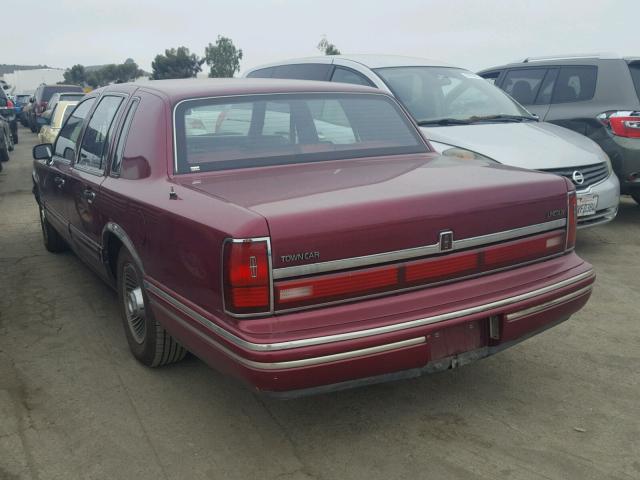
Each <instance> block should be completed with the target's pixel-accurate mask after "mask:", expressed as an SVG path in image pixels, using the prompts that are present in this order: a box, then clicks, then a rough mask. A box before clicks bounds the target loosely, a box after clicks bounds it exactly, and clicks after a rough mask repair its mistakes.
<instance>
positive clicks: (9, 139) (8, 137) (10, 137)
mask: <svg viewBox="0 0 640 480" xmlns="http://www.w3.org/2000/svg"><path fill="white" fill-rule="evenodd" d="M6 140H7V142H8V144H9V151H10V152H13V148H14V145H13V136H12V135H11V134H10V133H9V134H7V138H6Z"/></svg>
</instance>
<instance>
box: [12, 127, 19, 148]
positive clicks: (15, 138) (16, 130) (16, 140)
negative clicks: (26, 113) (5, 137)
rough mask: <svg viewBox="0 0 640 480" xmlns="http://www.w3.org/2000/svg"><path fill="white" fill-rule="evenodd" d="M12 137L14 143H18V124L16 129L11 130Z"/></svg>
mask: <svg viewBox="0 0 640 480" xmlns="http://www.w3.org/2000/svg"><path fill="white" fill-rule="evenodd" d="M11 137H12V140H13V143H14V145H17V144H18V126H17V125H16V126H15V129H14V130H13V131H12V132H11Z"/></svg>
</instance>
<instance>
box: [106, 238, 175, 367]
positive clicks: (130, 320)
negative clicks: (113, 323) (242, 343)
mask: <svg viewBox="0 0 640 480" xmlns="http://www.w3.org/2000/svg"><path fill="white" fill-rule="evenodd" d="M118 301H119V303H120V313H121V316H122V321H123V324H124V331H125V335H126V336H127V342H128V343H129V348H130V349H131V353H133V356H134V357H136V359H137V360H138V361H139V362H140V363H142V364H144V365H146V366H148V367H159V366H161V365H167V364H169V363H173V362H177V361H179V360H182V359H183V358H184V356H185V355H186V354H187V350H186V349H185V348H184V347H183V346H182V345H180V344H179V343H178V342H177V341H176V340H175V339H174V338H173V337H172V336H171V335H169V333H168V332H167V331H166V330H165V329H164V327H163V326H162V325H160V324H159V323H158V322H157V321H156V319H155V318H154V316H153V312H152V311H151V307H150V306H149V300H148V298H147V294H146V292H145V291H144V286H143V283H142V273H141V272H140V270H139V269H138V267H137V265H136V263H135V261H134V260H133V258H132V256H131V254H130V253H129V252H128V251H127V250H126V249H125V248H123V249H122V250H120V255H119V256H118Z"/></svg>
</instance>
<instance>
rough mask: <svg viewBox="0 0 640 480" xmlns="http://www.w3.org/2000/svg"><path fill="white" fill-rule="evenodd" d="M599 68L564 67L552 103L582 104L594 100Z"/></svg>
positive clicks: (557, 81)
mask: <svg viewBox="0 0 640 480" xmlns="http://www.w3.org/2000/svg"><path fill="white" fill-rule="evenodd" d="M597 77H598V68H597V67H562V68H561V69H560V74H559V75H558V79H557V80H556V88H555V89H554V91H553V99H552V103H568V102H581V101H584V100H590V99H592V98H593V94H594V93H595V91H596V79H597Z"/></svg>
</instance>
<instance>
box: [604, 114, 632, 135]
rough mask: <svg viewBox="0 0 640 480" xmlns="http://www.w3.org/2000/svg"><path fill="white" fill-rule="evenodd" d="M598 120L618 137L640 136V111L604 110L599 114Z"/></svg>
mask: <svg viewBox="0 0 640 480" xmlns="http://www.w3.org/2000/svg"><path fill="white" fill-rule="evenodd" d="M598 120H600V122H602V124H603V125H604V126H605V127H607V128H608V129H609V130H610V131H611V133H613V134H614V135H617V136H618V137H627V138H640V112H635V111H610V112H604V113H601V114H600V115H598Z"/></svg>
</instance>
